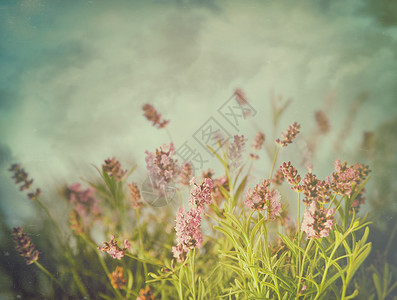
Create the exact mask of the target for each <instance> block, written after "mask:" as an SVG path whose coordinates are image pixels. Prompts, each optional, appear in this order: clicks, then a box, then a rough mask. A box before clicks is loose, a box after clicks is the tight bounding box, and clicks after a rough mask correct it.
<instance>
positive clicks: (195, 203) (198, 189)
mask: <svg viewBox="0 0 397 300" xmlns="http://www.w3.org/2000/svg"><path fill="white" fill-rule="evenodd" d="M190 185H191V186H192V189H191V190H190V198H189V204H190V209H192V210H197V211H198V212H199V213H202V212H203V211H204V206H205V205H206V204H207V205H209V204H211V200H212V197H211V190H212V188H213V186H214V183H213V182H212V180H211V179H209V178H205V179H204V180H203V181H202V182H201V184H200V185H198V184H197V183H196V177H193V178H192V180H191V181H190Z"/></svg>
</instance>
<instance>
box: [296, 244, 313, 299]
mask: <svg viewBox="0 0 397 300" xmlns="http://www.w3.org/2000/svg"><path fill="white" fill-rule="evenodd" d="M312 243H313V239H310V240H309V243H308V244H307V247H306V250H305V253H304V254H303V259H302V265H301V266H300V272H299V278H298V279H299V280H298V287H297V289H296V298H297V299H298V298H299V292H300V285H301V280H302V276H303V269H304V266H305V260H306V256H307V253H308V252H309V250H310V247H311V246H312ZM299 252H300V251H299ZM299 256H300V255H299Z"/></svg>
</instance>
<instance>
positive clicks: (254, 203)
mask: <svg viewBox="0 0 397 300" xmlns="http://www.w3.org/2000/svg"><path fill="white" fill-rule="evenodd" d="M280 200H281V196H280V193H279V192H278V191H277V190H274V189H271V188H270V180H268V179H266V180H264V181H263V183H262V184H261V185H259V184H258V185H256V187H255V189H254V190H252V189H250V188H249V189H248V190H247V192H246V196H245V202H244V203H245V206H246V207H249V208H251V209H255V210H258V211H265V210H266V212H267V217H268V219H270V220H274V219H275V218H276V217H278V216H280V213H281V201H280Z"/></svg>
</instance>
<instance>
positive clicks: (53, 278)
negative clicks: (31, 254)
mask: <svg viewBox="0 0 397 300" xmlns="http://www.w3.org/2000/svg"><path fill="white" fill-rule="evenodd" d="M34 263H35V265H36V266H38V267H39V269H40V270H42V271H43V272H44V273H46V274H47V275H48V276H49V277H50V278H51V280H53V281H54V282H55V283H56V284H57V285H58V286H59V287H60V288H61V289H62V291H63V292H65V293H66V291H65V289H64V288H63V286H62V285H61V284H60V283H59V281H58V280H57V279H56V278H55V277H54V276H53V275H52V274H51V273H50V272H49V271H48V270H47V269H46V268H45V267H43V266H42V265H41V264H40V263H39V262H38V261H35V262H34Z"/></svg>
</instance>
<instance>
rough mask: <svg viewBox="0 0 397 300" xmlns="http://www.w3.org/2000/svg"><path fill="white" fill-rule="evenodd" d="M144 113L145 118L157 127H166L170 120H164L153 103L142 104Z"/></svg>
mask: <svg viewBox="0 0 397 300" xmlns="http://www.w3.org/2000/svg"><path fill="white" fill-rule="evenodd" d="M142 110H143V115H144V116H145V118H146V119H147V120H148V121H150V122H152V123H153V126H156V127H157V128H159V129H160V128H164V127H165V126H167V124H168V123H169V122H170V121H168V120H162V119H161V114H159V113H158V112H157V110H156V109H155V108H154V107H153V105H151V104H145V105H144V106H142Z"/></svg>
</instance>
